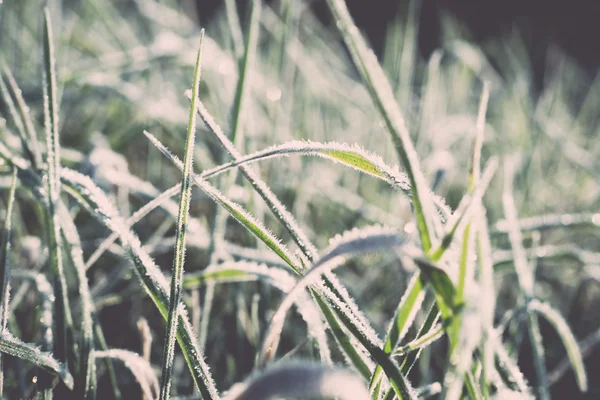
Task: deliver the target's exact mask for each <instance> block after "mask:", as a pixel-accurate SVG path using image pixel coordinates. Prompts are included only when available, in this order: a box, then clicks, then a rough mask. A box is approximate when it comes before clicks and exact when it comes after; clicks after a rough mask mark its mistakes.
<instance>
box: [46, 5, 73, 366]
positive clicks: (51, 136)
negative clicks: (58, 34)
mask: <svg viewBox="0 0 600 400" xmlns="http://www.w3.org/2000/svg"><path fill="white" fill-rule="evenodd" d="M55 62H56V60H55V56H54V44H53V36H52V25H51V21H50V12H49V11H48V9H47V8H46V9H44V86H43V88H44V124H45V126H46V153H47V161H46V164H47V173H48V179H47V187H46V190H47V195H48V207H47V209H46V210H47V225H48V247H49V249H50V254H51V260H52V267H53V272H54V276H55V280H56V282H57V285H56V286H57V287H56V289H55V290H56V292H57V293H56V295H57V296H56V297H57V303H56V308H57V310H58V314H57V316H56V322H57V335H56V336H57V340H56V342H55V343H56V350H55V354H56V357H57V358H58V359H59V360H61V361H67V360H68V356H67V354H68V349H69V346H70V343H68V340H67V338H68V336H69V332H72V331H73V317H72V316H71V308H70V306H69V298H68V295H67V281H66V278H65V271H64V267H63V256H62V243H61V242H62V241H61V234H60V222H59V220H58V210H57V205H58V201H59V196H60V176H59V171H60V144H59V140H58V100H57V98H56V96H57V93H56V91H57V89H56V66H55ZM69 361H70V360H69ZM68 364H70V362H69V363H68Z"/></svg>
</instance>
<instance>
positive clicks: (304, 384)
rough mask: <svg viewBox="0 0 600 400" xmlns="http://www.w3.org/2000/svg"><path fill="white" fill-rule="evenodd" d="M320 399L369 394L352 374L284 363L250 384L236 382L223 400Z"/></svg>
mask: <svg viewBox="0 0 600 400" xmlns="http://www.w3.org/2000/svg"><path fill="white" fill-rule="evenodd" d="M282 396H283V397H286V398H287V397H294V398H296V397H299V396H301V397H307V396H308V397H310V398H314V397H319V398H336V399H340V400H368V399H369V392H368V391H367V389H365V387H364V385H363V383H362V381H361V380H360V379H359V378H358V377H357V376H356V375H354V374H352V373H350V372H347V371H344V370H340V369H332V368H328V367H323V366H320V365H311V364H299V363H296V364H286V365H280V366H275V367H272V368H269V369H267V370H266V371H263V372H261V373H260V374H258V376H256V377H254V378H253V379H251V380H250V381H249V382H244V383H238V384H236V385H234V386H233V388H231V390H230V391H229V392H228V393H227V396H225V397H224V399H223V400H253V399H270V398H273V397H277V398H279V397H282Z"/></svg>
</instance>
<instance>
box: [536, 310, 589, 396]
mask: <svg viewBox="0 0 600 400" xmlns="http://www.w3.org/2000/svg"><path fill="white" fill-rule="evenodd" d="M528 308H529V310H530V311H533V312H537V313H538V314H539V315H541V316H542V317H543V318H544V319H545V320H547V321H548V322H550V324H551V325H552V326H553V327H554V329H556V332H557V333H558V336H559V337H560V339H561V340H562V342H563V345H564V346H565V349H566V350H567V355H568V356H569V360H570V361H571V365H572V366H573V372H575V378H576V379H577V386H579V390H580V391H582V392H587V386H588V384H587V376H586V372H585V365H584V363H583V357H582V355H581V351H580V350H579V345H578V344H577V340H576V339H575V337H574V336H573V332H571V329H570V328H569V325H568V324H567V321H565V319H564V318H563V317H562V316H561V315H560V313H559V312H558V311H556V310H555V309H553V308H552V307H550V306H549V305H548V304H545V303H541V302H539V301H537V300H532V301H531V302H530V303H529V305H528Z"/></svg>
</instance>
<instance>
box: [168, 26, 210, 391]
mask: <svg viewBox="0 0 600 400" xmlns="http://www.w3.org/2000/svg"><path fill="white" fill-rule="evenodd" d="M203 38H204V30H203V31H201V33H200V44H199V48H198V56H197V58H196V69H195V71H194V83H193V86H192V96H193V97H192V106H191V107H190V117H189V124H188V131H187V141H186V145H185V158H184V161H183V178H182V179H183V181H182V184H181V192H180V193H181V194H180V199H179V215H178V217H177V234H176V235H177V242H176V244H175V256H174V258H173V277H172V279H171V295H170V297H169V314H168V318H167V331H166V337H165V342H166V344H165V351H164V355H163V364H162V374H161V389H160V398H161V400H166V399H168V398H169V393H170V389H171V375H172V373H173V362H174V359H175V340H176V336H177V335H176V330H177V321H178V315H177V312H178V310H179V303H180V302H181V291H182V290H181V288H182V284H183V265H184V262H185V234H186V227H187V224H186V221H187V219H188V213H189V209H190V201H191V197H192V171H193V160H194V145H195V140H196V107H195V105H196V101H197V100H196V99H197V96H198V87H199V85H200V75H201V68H202V67H201V66H202V39H203Z"/></svg>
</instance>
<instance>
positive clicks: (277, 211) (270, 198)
mask: <svg viewBox="0 0 600 400" xmlns="http://www.w3.org/2000/svg"><path fill="white" fill-rule="evenodd" d="M196 108H197V110H198V113H199V114H200V116H201V118H202V119H203V121H204V122H205V124H206V125H207V126H208V127H209V129H210V130H211V131H212V132H213V133H214V134H215V135H216V136H217V138H218V139H219V141H220V142H221V144H222V145H223V146H224V147H225V148H226V149H227V151H228V152H229V154H231V156H232V157H233V158H234V159H239V158H240V157H241V154H239V152H238V151H237V150H236V149H235V146H233V144H232V143H231V141H229V139H228V138H227V137H226V136H225V135H224V134H223V132H222V131H221V128H220V127H219V125H217V124H216V123H215V121H214V119H213V118H212V116H211V115H210V114H209V113H208V111H207V110H206V109H205V108H204V106H203V104H202V103H201V102H199V103H198V106H197V107H196ZM155 145H157V147H159V149H160V146H162V145H160V144H156V143H155ZM162 147H163V148H164V146H162ZM165 150H166V149H165ZM161 151H162V152H163V153H164V154H166V153H167V152H166V151H164V150H161ZM167 156H168V157H170V156H169V155H167ZM171 159H172V160H173V158H172V157H171ZM175 164H176V165H177V163H176V162H175ZM240 169H241V171H242V173H243V174H244V176H246V178H247V179H248V180H249V181H250V183H251V184H252V187H253V188H254V189H255V190H256V192H257V193H258V194H259V195H260V196H261V197H262V198H263V200H264V201H265V202H266V203H267V205H268V207H269V209H270V210H271V212H272V213H273V214H274V215H275V217H276V218H277V219H278V220H279V221H280V222H281V224H282V225H283V226H284V227H285V228H286V230H287V231H288V232H289V233H290V235H291V236H292V238H293V239H294V241H295V242H296V244H297V245H298V247H299V248H300V249H301V251H302V253H303V255H304V257H306V258H307V259H308V260H313V259H314V258H315V256H316V254H317V251H316V248H315V247H314V245H313V244H312V243H311V242H310V240H309V239H308V238H307V236H306V234H305V233H304V232H303V231H302V229H301V228H300V227H299V225H298V223H297V222H296V221H295V218H294V217H293V215H292V214H291V213H289V212H288V211H287V210H286V208H285V207H284V206H283V204H282V203H281V202H280V201H279V199H278V198H277V197H276V196H275V195H274V194H273V192H272V191H271V190H270V189H269V187H268V186H267V185H266V183H264V182H263V181H262V180H261V179H260V177H259V176H258V174H256V173H255V172H254V171H253V170H252V169H250V168H248V167H244V166H242V167H240ZM300 267H301V268H303V266H302V265H300ZM297 272H299V273H300V272H302V269H299V270H298V271H297ZM325 283H326V285H327V286H328V288H329V291H328V292H325V293H326V294H327V295H328V297H330V300H333V301H334V302H337V303H340V304H341V305H342V308H341V309H343V310H347V311H346V312H347V313H348V317H350V319H351V317H352V316H353V317H354V318H355V319H356V318H357V319H358V320H359V321H361V322H362V325H363V328H364V329H366V330H367V331H368V332H369V333H370V334H371V335H372V336H375V334H374V331H373V329H372V328H371V327H370V326H369V324H368V322H367V321H366V319H365V318H363V317H362V314H361V313H360V311H359V310H358V307H357V306H356V304H355V303H354V301H353V300H352V299H351V297H350V296H349V295H348V293H347V291H346V290H345V289H344V288H343V287H342V285H341V284H340V283H339V282H338V281H337V279H336V278H335V276H333V275H330V274H326V278H325ZM328 293H329V294H332V295H333V296H334V297H331V296H330V295H329V294H328ZM336 299H337V300H336ZM344 304H345V306H344ZM346 320H348V319H346Z"/></svg>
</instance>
